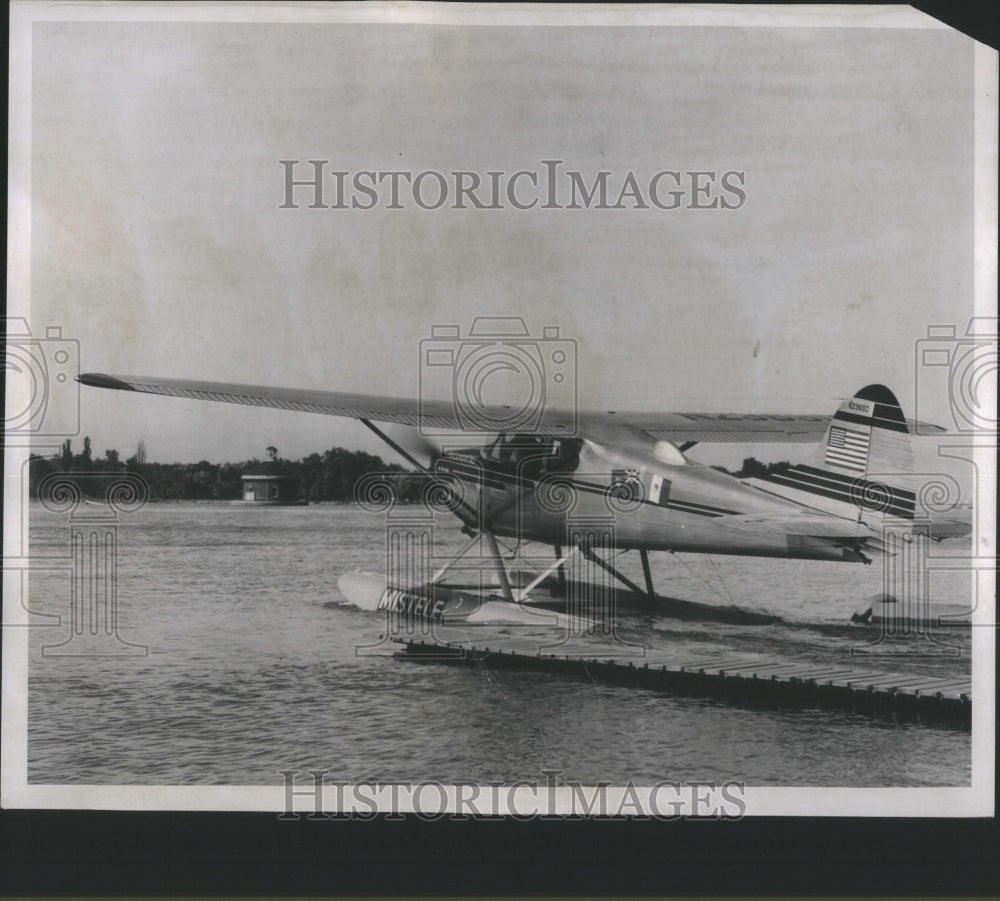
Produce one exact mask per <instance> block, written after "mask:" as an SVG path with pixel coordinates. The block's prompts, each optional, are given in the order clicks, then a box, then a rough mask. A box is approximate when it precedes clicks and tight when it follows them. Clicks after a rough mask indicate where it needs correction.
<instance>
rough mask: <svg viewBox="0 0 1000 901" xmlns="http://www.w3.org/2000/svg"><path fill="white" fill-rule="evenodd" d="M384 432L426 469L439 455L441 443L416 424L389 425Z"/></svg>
mask: <svg viewBox="0 0 1000 901" xmlns="http://www.w3.org/2000/svg"><path fill="white" fill-rule="evenodd" d="M386 432H387V433H388V435H389V437H390V438H392V440H393V441H395V442H396V444H398V445H399V446H400V447H401V448H402V449H403V450H404V451H406V453H408V454H409V455H410V456H411V457H413V459H414V460H416V461H417V462H418V463H419V464H420V465H421V466H424V467H426V468H427V469H430V468H431V465H432V464H433V462H434V460H435V459H436V458H437V457H439V456H440V455H441V449H442V448H441V445H440V444H439V443H438V442H436V441H435V440H434V439H433V438H431V437H429V436H427V435H425V434H424V433H423V432H421V430H420V429H419V428H417V427H416V426H410V425H390V426H389V427H388V428H387V429H386Z"/></svg>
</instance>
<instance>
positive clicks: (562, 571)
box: [552, 544, 566, 597]
mask: <svg viewBox="0 0 1000 901" xmlns="http://www.w3.org/2000/svg"><path fill="white" fill-rule="evenodd" d="M552 549H553V550H554V551H555V552H556V556H557V557H560V558H561V557H562V555H563V552H562V545H559V544H555V545H553V546H552ZM559 594H560V596H561V597H565V595H566V567H565V566H564V565H563V561H562V560H561V559H560V560H559Z"/></svg>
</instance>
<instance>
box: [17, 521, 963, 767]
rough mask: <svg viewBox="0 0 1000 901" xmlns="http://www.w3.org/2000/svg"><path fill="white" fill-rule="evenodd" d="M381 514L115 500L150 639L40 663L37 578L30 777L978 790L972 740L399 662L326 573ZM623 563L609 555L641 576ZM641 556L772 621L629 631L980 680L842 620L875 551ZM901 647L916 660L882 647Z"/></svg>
mask: <svg viewBox="0 0 1000 901" xmlns="http://www.w3.org/2000/svg"><path fill="white" fill-rule="evenodd" d="M84 512H86V509H85V510H84ZM384 523H385V520H384V517H380V516H379V515H377V514H371V513H367V512H365V511H362V510H360V509H358V508H357V507H351V506H337V505H317V506H310V507H302V508H285V509H281V508H270V509H248V508H246V507H241V506H235V505H228V504H204V503H202V504H197V503H187V504H184V503H180V504H149V505H147V506H145V507H144V508H142V509H140V510H138V511H136V512H132V513H123V514H122V515H121V517H120V525H119V527H118V561H117V562H118V566H117V572H118V593H119V614H120V623H119V630H118V634H119V636H120V637H121V638H122V639H123V641H128V642H132V643H135V644H138V645H143V646H146V647H148V655H146V656H121V657H109V656H89V657H88V656H84V657H72V656H66V657H63V656H53V655H51V654H50V653H46V654H44V655H43V654H42V648H43V646H53V645H57V644H59V643H60V642H63V641H65V640H66V638H67V637H68V636H69V626H68V613H69V609H70V591H71V588H70V581H71V580H70V574H69V570H68V568H63V569H62V570H59V569H56V570H52V571H38V572H33V573H32V575H31V583H30V607H31V610H32V612H33V613H34V614H35V616H34V618H33V619H34V623H35V625H36V627H35V628H33V629H32V630H31V652H32V653H31V658H30V659H31V662H30V668H29V708H28V763H29V781H30V782H32V783H89V784H120V783H132V784H149V785H199V784H234V785H255V784H256V785H268V784H280V783H281V781H282V777H281V776H280V775H279V771H281V770H287V769H297V770H300V771H303V770H307V769H325V770H328V771H329V772H330V776H329V777H328V778H330V779H333V778H340V779H344V780H348V781H360V780H366V779H372V780H381V781H394V780H414V781H418V780H428V779H436V780H440V781H443V782H450V781H455V780H471V781H475V782H479V783H484V782H486V781H489V780H503V781H508V782H510V781H514V780H518V779H526V780H535V781H538V780H540V779H541V776H540V774H541V772H542V771H543V770H559V771H561V773H562V776H561V777H560V778H562V779H565V780H567V781H568V780H574V779H575V780H580V781H581V782H585V783H593V782H597V781H599V780H607V781H610V782H612V783H613V784H614V783H618V784H620V783H623V782H625V781H626V780H629V779H632V780H637V781H640V782H644V783H646V784H650V783H651V782H653V781H659V780H664V779H667V780H674V781H686V780H707V781H716V782H722V781H726V780H739V781H743V782H745V783H746V784H748V785H754V786H766V785H781V786H792V785H796V786H867V785H872V786H887V785H898V786H912V785H968V784H969V782H970V746H971V741H970V735H969V733H968V732H963V731H958V730H952V729H948V728H942V727H937V726H929V725H921V724H915V723H897V722H894V721H892V720H890V719H885V718H882V719H877V718H870V717H868V716H865V715H862V714H853V713H837V712H831V711H823V710H798V711H791V710H790V711H777V710H758V709H749V708H741V707H736V706H725V705H723V704H721V703H719V702H714V701H711V700H703V699H693V698H680V697H672V696H669V695H666V694H663V693H660V692H656V691H652V690H646V689H636V688H630V687H616V686H608V685H599V684H594V683H593V682H587V681H582V680H579V679H574V678H569V677H565V676H559V675H549V674H542V673H531V672H516V671H509V670H491V669H490V668H488V667H484V666H481V665H480V666H475V667H472V666H470V667H455V666H447V665H443V664H418V663H414V662H412V661H408V660H405V659H400V658H399V657H396V656H394V652H395V650H396V648H395V647H394V646H392V645H391V644H382V645H379V644H378V640H379V636H380V634H381V632H382V629H383V627H384V618H383V615H381V614H377V613H371V612H365V611H362V610H359V609H357V608H356V607H354V606H352V605H350V604H349V603H347V602H346V601H345V600H344V598H343V597H342V596H341V594H340V592H339V590H338V588H337V579H338V577H339V576H340V575H341V574H342V573H344V572H346V571H349V570H354V569H364V570H369V571H373V572H384V571H385V562H384V560H385V550H384V547H385V539H384V537H383V536H384ZM69 535H70V525H69V519H68V517H67V516H66V515H65V514H56V513H52V512H50V511H48V510H45V509H43V508H42V507H41V506H40V505H37V504H33V505H32V508H31V531H30V536H31V550H32V556H33V558H39V557H41V556H45V555H52V556H57V557H58V556H60V555H66V554H67V553H68V551H69ZM436 540H437V541H438V546H437V548H436V550H437V551H438V552H440V553H444V552H446V551H447V550H449V549H452V550H453V549H456V548H458V547H460V546H461V543H462V540H463V536H461V535H460V534H459V533H458V530H457V529H456V528H454V527H453V525H452V524H451V523H449V522H447V521H445V519H443V518H442V519H441V521H440V523H439V527H438V528H437V532H436ZM946 544H947V543H946ZM958 547H959V548H961V547H963V545H961V543H959V545H958ZM951 553H955V550H954V549H952V550H951ZM633 557H636V555H635V554H629V555H627V556H626V557H624V558H623V559H622V560H621V561H620V562H621V565H622V567H623V569H625V570H626V571H627V572H628V573H629V574H630V575H632V576H633V577H634V578H636V579H638V580H640V581H641V574H640V572H641V571H640V570H639V568H638V561H637V559H636V560H631V559H630V558H633ZM652 563H653V576H654V580H655V583H656V585H657V587H658V589H659V590H660V591H661V592H662V593H663V594H669V595H670V596H672V597H677V598H683V599H686V600H691V601H697V602H701V603H707V604H714V605H729V604H736V605H738V606H740V607H744V608H747V609H751V610H763V611H767V612H770V613H773V614H775V615H777V616H780V617H781V622H780V623H777V624H772V625H763V626H760V625H758V626H748V625H728V624H722V623H717V622H713V621H709V620H703V619H696V620H678V619H673V618H671V617H669V616H665V615H663V614H662V613H655V612H650V611H648V610H644V611H641V612H638V613H629V614H626V615H624V616H623V617H622V621H621V629H620V630H621V634H622V635H623V637H626V638H627V639H628V640H630V641H644V642H648V643H651V644H655V645H657V646H671V647H679V648H683V649H690V650H691V651H692V652H694V653H700V652H711V651H714V650H735V651H737V652H738V653H744V652H745V653H748V654H749V653H752V654H762V655H765V656H768V657H774V658H780V659H785V658H787V659H789V660H798V659H801V660H803V661H819V662H828V661H834V662H837V663H841V664H844V665H849V664H850V662H851V657H850V654H851V648H852V647H853V648H856V649H857V648H859V647H862V648H864V647H866V646H867V649H868V653H869V654H870V655H872V656H873V657H874V659H866V660H865V668H869V669H886V670H889V671H892V672H915V673H928V674H933V675H943V676H950V675H952V674H956V675H959V676H961V675H967V674H968V672H969V635H968V630H964V631H963V630H955V631H954V632H945V633H942V634H940V635H937V636H936V638H937V641H930V640H928V639H927V638H926V637H922V636H914V637H911V638H908V639H906V640H905V641H902V640H897V641H892V642H888V643H882V644H881V645H877V646H872V645H871V643H872V642H873V641H874V640H875V639H876V638H877V634H878V633H877V632H873V631H871V630H870V629H863V628H859V627H852V626H850V625H848V624H847V623H848V620H849V617H850V614H851V612H852V611H853V610H855V609H857V608H858V607H859V606H860V605H861V602H862V599H864V598H867V597H870V596H871V595H873V594H876V593H877V592H879V591H880V590H881V568H880V565H879V563H878V562H876V563H875V564H874V565H873V566H867V567H866V566H860V565H857V564H838V563H822V562H819V563H817V562H809V561H792V560H766V559H750V558H736V557H733V558H727V557H706V556H692V555H668V554H656V555H653V556H652ZM931 591H932V596H933V599H934V600H936V601H943V602H949V603H962V602H966V601H967V600H968V598H969V594H970V589H969V579H968V577H967V575H964V574H963V573H961V572H952V573H943V574H941V573H935V574H934V578H933V579H932V581H931ZM54 617H61V621H59V620H57V619H55V618H54ZM74 640H77V639H74ZM371 645H376V647H374V648H369V649H368V650H367V651H366V652H364V653H359V652H358V650H357V649H358V648H359V647H361V646H371ZM69 647H71V645H66V646H65V648H64V649H66V648H69ZM80 647H82V645H80ZM121 647H124V645H122V646H121ZM900 651H907V652H909V653H910V654H911V655H916V656H910V657H908V658H906V659H904V660H900V659H898V658H896V657H894V656H892V655H894V654H897V653H898V652H900Z"/></svg>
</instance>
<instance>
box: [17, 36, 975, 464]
mask: <svg viewBox="0 0 1000 901" xmlns="http://www.w3.org/2000/svg"><path fill="white" fill-rule="evenodd" d="M973 47H974V44H973V42H972V41H971V40H970V39H968V38H965V37H963V36H962V35H960V34H957V33H955V32H951V31H948V30H944V29H902V30H899V29H897V30H887V29H862V28H850V29H840V28H768V27H748V28H699V27H670V28H668V27H649V28H646V27H632V28H608V27H579V28H576V27H559V28H540V27H533V28H532V27H517V26H502V27H501V26H481V27H474V28H456V27H448V26H427V25H423V26H402V25H344V24H337V25H325V24H308V25H306V24H298V25H295V24H220V23H184V22H179V21H178V22H159V23H153V22H132V23H126V22H122V23H108V22H44V23H36V24H35V26H34V33H33V42H32V94H31V97H32V117H31V130H32V131H31V167H32V169H31V175H32V181H31V229H32V231H31V271H30V276H31V285H30V310H31V312H30V321H31V327H32V330H33V332H34V334H35V335H40V334H42V333H44V331H45V329H46V328H47V327H52V326H58V327H60V328H61V329H62V335H63V337H64V338H66V339H72V340H76V341H79V359H80V369H81V370H82V371H98V372H107V373H128V374H150V375H160V376H173V377H181V378H184V377H189V378H202V379H213V380H218V381H229V382H248V383H253V384H267V385H278V386H287V387H302V388H320V389H330V390H344V391H356V392H371V393H378V394H390V395H402V396H407V397H414V396H416V395H417V394H418V392H419V391H420V390H421V384H422V381H421V380H422V378H424V377H425V376H426V375H427V370H426V367H425V366H424V359H425V358H424V357H422V356H421V347H422V345H421V341H422V340H424V339H428V338H430V337H431V334H432V331H431V330H432V328H433V327H434V326H438V325H458V326H460V328H461V330H462V331H461V334H462V335H466V334H467V332H468V329H469V327H470V326H471V324H472V322H473V320H474V319H475V317H477V316H508V317H518V316H519V317H523V319H524V320H525V322H526V325H527V327H528V329H529V331H530V333H531V335H532V336H535V337H538V336H541V335H542V334H543V329H544V328H545V327H547V326H557V327H558V328H559V335H560V339H561V340H562V341H564V342H567V343H566V345H565V346H566V347H567V348H570V351H569V352H570V353H571V354H572V357H573V358H575V361H576V369H575V373H574V374H573V376H572V378H573V383H574V385H575V388H576V393H577V397H578V401H579V403H580V406H581V407H582V408H586V409H640V410H652V411H655V410H713V411H733V412H738V411H753V412H809V413H832V412H833V411H834V410H835V409H836V407H837V406H838V404H839V401H840V400H841V399H842V398H844V397H847V396H850V395H853V394H854V393H855V392H856V391H857V390H858V389H859V388H861V387H862V386H864V385H867V384H869V383H872V382H881V383H884V384H886V385H888V386H890V387H891V388H892V389H893V390H894V391H895V392H896V394H897V396H898V397H899V399H900V401H901V403H902V405H903V407H904V410H905V411H906V413H907V414H908V415H910V416H919V417H920V418H922V419H926V420H930V421H934V422H940V423H941V424H944V425H948V424H950V422H951V421H952V417H951V408H950V405H949V387H948V378H947V372H946V371H942V370H940V369H937V370H935V371H933V372H931V371H930V370H928V369H926V368H922V367H921V366H920V365H918V364H919V360H920V355H919V351H920V349H921V347H923V346H924V345H921V344H920V342H921V340H922V339H925V340H926V339H927V333H928V327H929V326H940V325H946V326H947V325H954V326H956V327H957V329H958V333H959V334H961V333H962V332H963V331H964V329H965V324H966V322H967V320H968V319H969V317H970V316H971V315H972V312H973V101H974V97H973V88H974V79H973ZM312 159H319V160H328V161H329V165H328V166H327V168H328V169H329V170H342V171H346V172H348V173H352V174H353V173H355V172H358V171H360V170H374V171H386V170H402V171H408V172H412V173H418V172H420V171H423V170H436V171H440V172H443V173H450V172H454V171H457V170H463V171H473V172H477V173H480V174H481V175H482V174H483V173H486V172H488V171H500V172H503V173H505V174H506V175H507V176H509V175H510V174H511V173H513V172H515V171H518V170H529V171H536V172H540V171H542V168H543V166H542V162H541V161H543V160H562V161H563V164H562V168H563V169H564V170H570V169H572V170H577V171H580V172H581V173H582V174H583V176H584V177H585V179H586V180H587V182H590V181H592V180H593V178H594V177H595V175H596V173H597V172H599V171H608V172H610V173H611V175H610V176H609V182H610V183H611V184H612V185H619V184H621V182H622V180H623V179H624V178H625V176H626V174H627V173H628V172H630V171H631V172H634V173H635V174H636V177H637V182H638V183H639V184H640V185H644V186H646V185H648V182H649V179H650V177H651V176H652V175H653V174H655V173H656V172H658V171H662V170H672V171H678V172H681V173H687V172H691V171H709V172H716V173H719V174H721V173H723V172H726V171H736V172H740V173H743V175H742V184H743V188H744V191H745V202H743V203H742V204H740V205H739V208H738V209H730V210H722V209H709V210H700V209H688V208H686V205H685V206H682V208H680V209H674V210H661V209H657V208H655V207H653V208H649V209H634V208H625V209H540V208H537V207H536V208H534V209H530V210H518V209H514V208H511V206H510V205H509V204H508V205H506V208H505V209H500V210H475V209H464V210H460V209H453V208H451V205H450V203H446V204H445V205H444V206H442V207H441V208H440V209H437V210H429V209H423V208H421V207H419V206H417V205H416V204H415V203H413V202H408V203H407V204H405V205H404V208H403V209H386V208H385V204H384V203H382V204H380V205H378V206H377V207H376V208H374V209H370V210H362V209H350V208H349V209H309V208H307V203H308V192H306V193H302V192H301V191H300V193H298V194H296V197H297V198H305V199H302V200H300V201H299V203H300V208H299V209H281V208H280V207H281V205H282V203H283V200H284V194H285V185H284V167H283V166H282V165H281V164H280V162H279V161H280V160H300V161H306V160H312ZM296 172H297V174H298V175H299V177H304V176H305V175H306V174H308V167H307V166H306V164H305V163H304V162H303V164H302V166H301V167H300V168H298V169H297V170H296ZM350 177H351V176H350V175H349V176H348V178H350ZM485 177H486V176H485V175H483V178H484V180H485ZM522 184H523V185H525V187H527V185H526V183H525V182H523V181H522ZM297 190H298V189H297ZM382 190H383V193H384V189H382ZM404 194H405V191H404ZM729 196H730V199H732V198H733V197H735V195H729ZM686 201H687V198H685V204H686ZM626 206H628V207H631V204H626ZM570 342H572V343H570ZM945 343H946V344H948V342H947V341H945ZM952 343H953V342H952ZM940 344H941V340H940V339H937V345H938V346H940ZM432 389H433V390H434V391H436V392H437V393H438V394H440V393H441V391H447V390H448V384H447V383H441V382H440V381H438V382H435V383H434V384H433V386H432V388H425V390H432ZM494 390H498V391H500V392H501V393H502V392H503V388H502V387H501V388H496V387H495V388H494ZM511 390H513V389H511ZM69 396H70V395H67V397H69ZM79 398H80V435H81V436H82V435H84V434H87V435H90V436H91V438H92V441H93V443H94V447H95V450H96V451H97V452H98V453H99V454H100V453H103V450H104V449H105V448H107V447H114V448H116V449H118V450H119V452H120V453H121V455H122V457H123V458H124V457H126V456H128V455H130V454H131V453H134V451H135V448H136V446H137V444H138V442H139V441H140V440H142V441H144V442H145V444H146V446H147V448H148V453H149V458H150V459H151V460H159V461H164V462H167V461H196V460H201V459H209V460H213V461H220V462H221V461H223V460H234V461H235V460H242V459H247V458H250V457H255V456H256V457H261V456H263V454H264V448H265V447H267V446H268V445H275V446H277V447H278V448H279V450H280V452H281V454H282V456H285V457H289V458H297V457H301V456H304V455H306V454H309V453H312V452H321V451H323V450H324V449H326V448H328V447H331V446H334V445H344V446H348V447H360V448H364V449H366V450H371V451H375V452H380V453H383V455H384V456H386V457H387V458H390V457H391V454H389V453H388V452H386V451H383V450H382V449H381V446H380V445H379V444H378V443H377V441H376V440H375V439H373V438H372V437H371V436H370V435H368V434H367V433H366V432H365V430H364V429H363V427H362V426H360V425H359V424H357V423H353V422H350V421H347V420H341V419H333V418H329V417H323V416H309V415H304V414H294V413H285V412H278V411H263V410H259V409H254V408H242V407H229V406H226V405H221V404H206V403H201V402H195V401H190V402H189V401H182V400H176V399H164V398H158V397H148V396H139V395H129V394H124V393H120V392H101V391H98V390H97V389H82V391H81V392H80V395H79ZM78 440H79V439H78ZM918 443H919V442H918ZM698 452H699V453H700V454H701V458H702V459H705V460H706V461H707V462H723V463H726V464H730V463H733V462H736V463H738V461H739V460H740V459H741V458H742V457H743V456H745V455H747V454H749V453H751V452H753V453H756V454H757V455H758V456H769V457H771V458H779V457H785V456H794V454H795V453H798V452H799V450H798V449H795V448H787V447H779V448H773V447H772V448H732V447H727V448H723V449H713V448H707V449H704V450H702V449H699V451H698ZM935 455H936V447H930V446H927V442H923V443H920V447H919V448H918V460H924V459H926V460H931V461H932V460H933V459H935ZM918 465H921V464H919V463H918ZM927 465H933V464H927Z"/></svg>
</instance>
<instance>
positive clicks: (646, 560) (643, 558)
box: [639, 551, 656, 598]
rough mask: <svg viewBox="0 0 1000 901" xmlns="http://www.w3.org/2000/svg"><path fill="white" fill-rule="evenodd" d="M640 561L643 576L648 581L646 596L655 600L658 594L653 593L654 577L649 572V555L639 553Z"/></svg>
mask: <svg viewBox="0 0 1000 901" xmlns="http://www.w3.org/2000/svg"><path fill="white" fill-rule="evenodd" d="M639 559H640V560H641V561H642V575H643V577H644V578H645V580H646V594H648V595H649V596H650V598H655V597H656V592H655V591H653V576H652V574H651V573H650V571H649V554H648V553H646V551H639Z"/></svg>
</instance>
